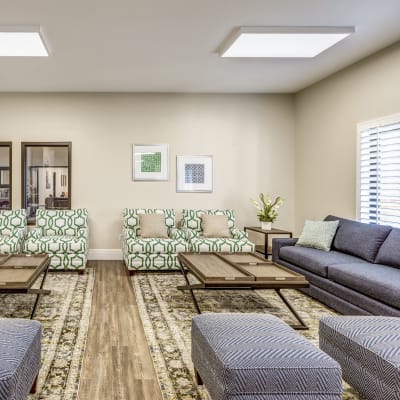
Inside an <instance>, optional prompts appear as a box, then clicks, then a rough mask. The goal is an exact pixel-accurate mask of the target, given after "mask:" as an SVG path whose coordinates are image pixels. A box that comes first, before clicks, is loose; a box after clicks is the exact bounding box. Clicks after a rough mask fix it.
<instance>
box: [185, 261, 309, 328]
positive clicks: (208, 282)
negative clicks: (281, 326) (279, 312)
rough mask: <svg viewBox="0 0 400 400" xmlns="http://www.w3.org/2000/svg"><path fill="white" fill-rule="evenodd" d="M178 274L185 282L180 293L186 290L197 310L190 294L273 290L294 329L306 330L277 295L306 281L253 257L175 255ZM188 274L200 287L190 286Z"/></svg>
mask: <svg viewBox="0 0 400 400" xmlns="http://www.w3.org/2000/svg"><path fill="white" fill-rule="evenodd" d="M178 259H179V261H180V263H181V271H182V274H183V276H184V278H185V280H186V285H185V286H178V289H180V290H189V291H190V293H191V295H192V298H193V303H194V305H195V307H196V309H197V312H198V313H199V314H200V313H201V310H200V307H199V304H198V302H197V299H196V296H195V295H194V293H193V290H232V289H234V290H249V289H251V290H254V289H274V290H275V292H276V293H277V294H278V296H279V297H280V298H281V299H282V301H283V302H284V303H285V305H286V306H287V307H288V309H289V310H290V312H291V313H292V314H293V316H294V317H295V318H296V319H297V321H298V322H299V324H296V325H291V326H292V328H294V329H308V327H307V325H306V324H305V323H304V321H303V320H302V319H301V317H300V315H299V314H298V313H297V312H296V310H295V309H294V308H293V306H292V305H291V304H290V303H289V301H288V300H287V299H286V297H285V296H284V295H283V294H282V293H281V291H280V290H281V289H297V288H305V287H308V286H309V283H308V281H307V279H306V278H305V277H304V276H303V275H300V274H298V273H296V272H293V271H291V270H290V269H288V268H285V267H283V266H281V265H278V264H275V263H273V262H271V261H268V260H266V259H265V258H263V257H260V256H258V255H256V254H254V253H179V254H178ZM188 273H191V274H193V275H194V276H195V277H196V278H197V279H198V280H199V281H200V283H196V284H191V283H190V282H189V280H188V277H187V275H188Z"/></svg>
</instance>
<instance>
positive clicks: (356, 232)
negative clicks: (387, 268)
mask: <svg viewBox="0 0 400 400" xmlns="http://www.w3.org/2000/svg"><path fill="white" fill-rule="evenodd" d="M325 220H326V221H335V220H339V228H338V230H337V231H336V236H335V239H334V241H333V248H334V249H336V250H339V251H342V252H344V253H347V254H351V255H353V256H356V257H360V258H362V259H364V260H367V261H369V262H374V261H375V257H376V255H377V253H378V250H379V248H380V247H381V245H382V243H383V242H384V241H385V239H386V237H387V236H388V235H389V233H390V231H391V230H392V228H391V227H390V226H385V225H370V224H364V223H362V222H357V221H352V220H349V219H344V218H339V217H335V216H333V215H328V216H327V217H326V218H325Z"/></svg>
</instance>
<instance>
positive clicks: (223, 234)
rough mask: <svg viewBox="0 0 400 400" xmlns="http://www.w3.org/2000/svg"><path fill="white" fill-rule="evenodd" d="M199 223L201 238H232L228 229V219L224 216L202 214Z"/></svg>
mask: <svg viewBox="0 0 400 400" xmlns="http://www.w3.org/2000/svg"><path fill="white" fill-rule="evenodd" d="M201 222H202V229H203V236H204V237H206V238H230V237H232V235H231V232H230V230H229V227H228V217H227V216H226V215H210V214H202V216H201Z"/></svg>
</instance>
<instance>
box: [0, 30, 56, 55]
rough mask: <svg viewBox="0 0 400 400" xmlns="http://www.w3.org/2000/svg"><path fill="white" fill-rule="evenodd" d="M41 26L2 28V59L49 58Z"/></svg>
mask: <svg viewBox="0 0 400 400" xmlns="http://www.w3.org/2000/svg"><path fill="white" fill-rule="evenodd" d="M48 55H49V53H48V52H47V49H46V46H45V45H44V42H43V39H42V36H41V34H40V27H39V26H24V27H21V26H0V57H47V56H48Z"/></svg>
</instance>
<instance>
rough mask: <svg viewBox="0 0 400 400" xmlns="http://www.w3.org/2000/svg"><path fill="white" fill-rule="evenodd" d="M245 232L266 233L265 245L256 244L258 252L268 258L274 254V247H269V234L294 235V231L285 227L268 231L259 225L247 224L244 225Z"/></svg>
mask: <svg viewBox="0 0 400 400" xmlns="http://www.w3.org/2000/svg"><path fill="white" fill-rule="evenodd" d="M244 230H245V232H246V231H254V232H257V233H262V234H263V235H264V244H263V245H256V252H257V253H261V254H263V255H264V257H265V258H268V256H272V248H271V247H269V235H273V236H275V235H278V236H281V235H286V236H288V237H289V238H291V237H292V232H289V231H285V230H283V229H277V228H272V229H271V230H269V231H267V230H265V229H261V228H259V227H258V226H245V227H244Z"/></svg>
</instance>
